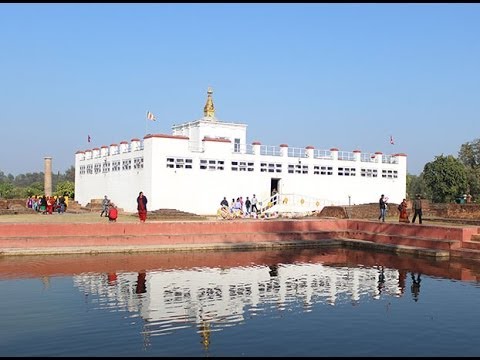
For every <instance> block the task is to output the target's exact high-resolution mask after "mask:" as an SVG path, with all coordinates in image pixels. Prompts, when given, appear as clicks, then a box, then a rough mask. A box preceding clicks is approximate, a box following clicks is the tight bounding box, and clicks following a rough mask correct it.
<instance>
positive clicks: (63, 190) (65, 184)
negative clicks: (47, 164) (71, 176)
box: [55, 181, 75, 198]
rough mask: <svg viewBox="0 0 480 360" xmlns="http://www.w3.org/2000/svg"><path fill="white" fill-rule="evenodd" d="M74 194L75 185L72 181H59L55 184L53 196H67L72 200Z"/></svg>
mask: <svg viewBox="0 0 480 360" xmlns="http://www.w3.org/2000/svg"><path fill="white" fill-rule="evenodd" d="M74 193H75V183H74V182H72V181H61V182H59V183H58V184H57V188H56V191H55V195H57V196H61V195H68V197H69V198H73V194H74Z"/></svg>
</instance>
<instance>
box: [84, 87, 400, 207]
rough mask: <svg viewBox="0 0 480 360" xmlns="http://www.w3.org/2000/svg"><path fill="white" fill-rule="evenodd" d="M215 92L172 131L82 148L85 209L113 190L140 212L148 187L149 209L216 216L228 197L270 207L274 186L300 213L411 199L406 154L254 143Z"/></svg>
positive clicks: (122, 203)
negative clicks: (218, 109) (218, 107)
mask: <svg viewBox="0 0 480 360" xmlns="http://www.w3.org/2000/svg"><path fill="white" fill-rule="evenodd" d="M212 93H213V92H212V90H211V89H208V91H207V100H206V104H205V106H204V116H203V117H202V118H200V119H198V120H195V121H192V122H186V123H183V124H178V125H173V126H172V134H147V135H145V136H144V137H143V139H138V138H132V139H131V140H130V141H120V142H119V143H112V144H110V145H109V146H107V145H103V146H101V147H100V148H93V149H87V150H82V151H77V152H76V154H75V200H76V201H77V202H78V203H80V204H81V205H83V206H85V205H87V204H88V203H89V202H91V201H92V199H103V197H104V196H105V195H107V196H108V197H109V198H110V199H111V200H112V201H113V202H114V203H115V204H116V205H117V206H118V207H120V208H122V209H123V210H125V211H127V212H136V211H137V204H136V198H137V196H138V194H139V192H140V191H143V193H144V194H145V196H146V197H147V199H148V205H147V208H148V210H149V211H152V210H157V209H177V210H181V211H187V212H192V213H196V214H199V215H212V214H215V213H216V212H217V209H218V208H219V204H220V201H221V200H222V199H223V197H226V198H227V200H228V201H229V202H230V201H231V199H232V198H237V197H239V196H242V197H243V199H244V200H245V199H246V197H247V196H248V197H249V198H250V199H251V198H252V196H253V194H256V197H257V198H258V200H259V201H260V202H262V206H265V205H267V204H268V202H270V195H271V193H272V190H273V189H276V190H277V191H278V193H279V199H278V201H277V205H276V206H277V208H278V209H280V208H282V207H283V208H289V209H290V210H294V211H300V210H302V209H303V210H306V211H310V210H317V211H319V210H321V208H323V206H325V205H353V204H364V203H372V202H377V201H378V199H379V197H380V195H381V194H385V196H386V197H388V198H389V201H390V202H395V203H400V202H401V201H402V199H403V198H405V195H406V175H407V156H406V154H403V153H397V154H383V153H382V152H380V151H377V152H373V153H370V152H362V151H360V150H353V151H341V150H339V149H337V148H331V149H328V150H321V149H317V148H315V147H314V146H312V145H306V146H304V147H290V146H289V145H288V144H287V143H284V144H280V145H279V146H270V145H262V143H261V142H260V141H252V142H248V140H247V124H242V123H233V122H226V121H221V120H219V119H217V118H216V117H215V107H214V104H213V99H212Z"/></svg>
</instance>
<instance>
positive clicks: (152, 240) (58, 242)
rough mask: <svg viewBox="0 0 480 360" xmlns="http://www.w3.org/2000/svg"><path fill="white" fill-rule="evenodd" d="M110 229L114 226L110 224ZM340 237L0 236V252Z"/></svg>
mask: <svg viewBox="0 0 480 360" xmlns="http://www.w3.org/2000/svg"><path fill="white" fill-rule="evenodd" d="M112 225H114V224H112ZM338 237H340V235H339V234H338V232H336V231H309V232H305V231H284V232H275V233H273V232H272V233H265V232H253V233H250V232H249V233H240V232H237V233H210V234H144V235H138V236H135V235H120V234H117V235H95V236H92V235H78V236H74V235H43V236H34V237H32V236H13V235H11V236H0V248H31V247H34V248H41V247H50V248H51V247H72V246H82V247H88V246H120V245H123V246H145V245H180V244H181V245H188V244H192V245H199V244H217V243H229V244H235V243H258V242H265V241H266V242H276V241H320V240H325V241H327V240H333V239H336V238H338Z"/></svg>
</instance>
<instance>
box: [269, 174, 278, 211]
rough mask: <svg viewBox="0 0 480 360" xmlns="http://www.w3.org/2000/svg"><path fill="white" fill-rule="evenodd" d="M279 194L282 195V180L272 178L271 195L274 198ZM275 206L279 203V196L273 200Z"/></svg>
mask: <svg viewBox="0 0 480 360" xmlns="http://www.w3.org/2000/svg"><path fill="white" fill-rule="evenodd" d="M277 193H280V179H275V178H272V179H270V195H271V196H273V195H275V194H277ZM272 202H273V204H274V205H276V204H277V202H278V196H277V197H275V199H272Z"/></svg>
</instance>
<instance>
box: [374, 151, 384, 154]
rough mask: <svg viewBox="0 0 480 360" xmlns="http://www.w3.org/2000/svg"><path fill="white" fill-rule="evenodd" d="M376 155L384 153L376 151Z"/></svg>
mask: <svg viewBox="0 0 480 360" xmlns="http://www.w3.org/2000/svg"><path fill="white" fill-rule="evenodd" d="M375 154H377V155H382V154H383V153H382V152H381V151H375Z"/></svg>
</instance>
